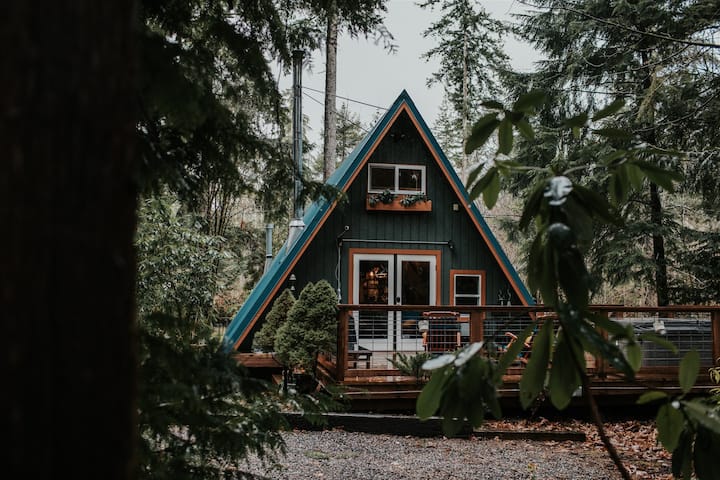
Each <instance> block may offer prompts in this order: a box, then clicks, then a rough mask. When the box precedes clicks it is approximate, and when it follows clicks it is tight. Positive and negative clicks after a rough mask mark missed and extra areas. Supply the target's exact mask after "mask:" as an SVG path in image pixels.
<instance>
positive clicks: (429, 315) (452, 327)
mask: <svg viewBox="0 0 720 480" xmlns="http://www.w3.org/2000/svg"><path fill="white" fill-rule="evenodd" d="M459 316H460V314H459V313H458V312H423V317H422V318H423V320H425V321H427V330H426V331H424V332H422V338H423V346H424V347H425V351H426V352H438V353H439V352H454V351H455V350H457V349H459V348H460V347H461V346H462V342H461V336H460V323H458V317H459Z"/></svg>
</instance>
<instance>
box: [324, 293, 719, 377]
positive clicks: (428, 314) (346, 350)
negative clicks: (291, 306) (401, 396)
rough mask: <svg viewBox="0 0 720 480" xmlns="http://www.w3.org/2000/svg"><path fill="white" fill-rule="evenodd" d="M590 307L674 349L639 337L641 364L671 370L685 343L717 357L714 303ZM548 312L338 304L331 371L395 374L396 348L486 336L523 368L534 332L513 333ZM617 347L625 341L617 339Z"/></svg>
mask: <svg viewBox="0 0 720 480" xmlns="http://www.w3.org/2000/svg"><path fill="white" fill-rule="evenodd" d="M590 309H591V310H592V311H594V312H597V313H601V314H603V315H606V316H608V317H610V318H612V319H614V320H617V321H619V322H621V323H625V324H630V325H632V326H633V329H634V331H635V332H636V334H641V333H644V332H654V333H655V334H657V335H659V336H661V337H663V338H665V339H667V340H669V341H671V342H672V343H674V344H675V345H676V347H677V348H678V354H677V355H675V354H673V353H672V352H670V351H669V350H667V349H664V348H662V347H660V346H658V345H657V344H655V343H653V342H650V341H647V340H645V341H641V348H642V350H643V363H642V366H641V372H642V371H646V372H648V371H652V370H653V369H655V370H662V371H664V372H668V371H672V370H674V369H676V368H677V366H678V364H679V360H680V358H682V356H683V355H684V354H685V353H686V352H687V351H689V350H692V349H695V350H697V351H698V352H699V353H700V358H701V364H702V366H703V367H709V366H712V365H714V361H715V360H716V359H718V358H720V306H694V305H673V306H668V307H626V306H619V305H594V306H592V307H590ZM541 315H552V311H551V310H549V309H548V308H547V307H545V306H542V305H536V306H503V305H488V306H437V305H433V306H431V305H340V310H339V314H338V345H337V354H336V356H335V358H334V368H335V372H334V373H335V377H336V379H337V380H340V381H342V380H343V379H345V377H346V376H347V375H351V376H375V375H398V374H399V372H398V370H397V368H395V361H397V359H398V358H399V357H400V354H402V355H404V356H406V357H409V356H412V355H417V354H420V353H423V354H430V355H434V354H439V353H442V352H444V351H454V350H456V349H458V348H461V347H462V346H464V345H467V344H468V343H470V342H477V341H484V342H485V344H486V346H487V349H488V351H489V352H490V353H496V354H500V353H502V351H503V350H504V349H505V348H506V347H507V346H508V345H509V344H510V343H511V342H514V341H523V342H524V343H525V347H523V351H522V352H521V354H520V355H519V356H518V361H517V362H516V363H515V364H514V365H513V367H512V368H517V369H522V368H523V366H524V363H525V360H526V359H527V358H528V356H529V354H530V348H531V344H532V337H529V338H525V339H521V338H517V337H518V336H519V335H520V333H521V332H522V331H523V329H524V328H525V327H526V326H527V325H528V323H530V322H531V321H532V319H533V318H536V317H537V316H541ZM618 346H619V347H620V348H621V349H622V348H624V345H622V344H619V345H618ZM586 363H587V367H588V372H590V373H591V374H592V375H596V376H598V377H605V376H607V375H608V374H611V373H613V372H612V370H611V369H610V368H609V366H608V365H607V363H606V362H604V361H602V360H601V359H599V358H592V357H591V356H586Z"/></svg>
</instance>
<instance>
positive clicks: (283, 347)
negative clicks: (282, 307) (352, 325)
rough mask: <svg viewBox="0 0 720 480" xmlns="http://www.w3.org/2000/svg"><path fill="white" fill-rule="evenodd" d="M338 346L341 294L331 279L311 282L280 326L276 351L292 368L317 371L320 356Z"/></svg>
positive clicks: (276, 339) (283, 361)
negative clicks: (338, 314) (339, 294)
mask: <svg viewBox="0 0 720 480" xmlns="http://www.w3.org/2000/svg"><path fill="white" fill-rule="evenodd" d="M336 347H337V295H336V293H335V291H334V290H333V288H332V286H331V285H330V284H329V283H328V282H327V280H320V281H319V282H317V283H314V284H313V283H308V284H307V285H306V286H305V288H303V289H302V292H300V297H299V298H298V300H297V302H295V304H294V305H293V307H292V308H291V309H290V311H289V312H288V314H287V321H286V322H285V323H284V324H283V325H282V326H281V327H280V328H279V329H278V331H277V335H276V337H275V352H276V353H277V356H278V358H279V359H280V361H281V362H282V363H283V364H285V365H286V366H288V367H291V368H299V369H302V370H304V371H305V372H306V373H310V374H313V375H314V374H315V368H316V366H317V356H318V354H320V353H321V352H333V351H334V350H335V348H336Z"/></svg>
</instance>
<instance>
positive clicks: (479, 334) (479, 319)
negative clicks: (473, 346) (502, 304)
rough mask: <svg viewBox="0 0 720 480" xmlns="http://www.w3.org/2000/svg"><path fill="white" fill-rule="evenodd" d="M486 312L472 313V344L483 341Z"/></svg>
mask: <svg viewBox="0 0 720 480" xmlns="http://www.w3.org/2000/svg"><path fill="white" fill-rule="evenodd" d="M484 324H485V312H475V311H474V312H470V342H473V343H474V342H482V341H483V335H484V332H483V328H484Z"/></svg>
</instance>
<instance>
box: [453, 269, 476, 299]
mask: <svg viewBox="0 0 720 480" xmlns="http://www.w3.org/2000/svg"><path fill="white" fill-rule="evenodd" d="M453 283H454V285H455V291H454V292H453V296H454V299H455V305H480V304H481V302H482V295H481V289H480V287H481V285H482V283H481V275H474V274H472V275H467V274H455V275H454V282H453Z"/></svg>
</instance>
